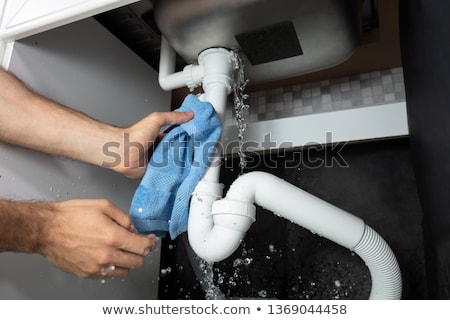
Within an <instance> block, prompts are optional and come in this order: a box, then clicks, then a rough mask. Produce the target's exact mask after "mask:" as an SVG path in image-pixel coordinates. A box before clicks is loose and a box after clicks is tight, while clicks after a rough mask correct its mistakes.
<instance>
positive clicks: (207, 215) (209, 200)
mask: <svg viewBox="0 0 450 320" xmlns="http://www.w3.org/2000/svg"><path fill="white" fill-rule="evenodd" d="M255 217H256V207H255V206H254V205H253V204H252V203H245V202H241V201H233V200H227V199H221V200H215V199H213V197H211V196H207V195H203V196H199V195H198V194H196V195H195V196H194V197H193V198H192V199H191V213H190V218H189V223H188V238H189V243H190V245H191V247H192V250H194V252H195V253H196V254H197V255H198V256H199V257H200V258H202V259H203V260H205V261H207V262H218V261H222V260H224V259H226V258H228V257H229V256H230V255H231V254H233V252H234V251H236V249H237V248H238V247H239V245H240V244H241V242H242V240H243V239H244V236H245V234H246V232H247V230H248V229H249V228H250V226H251V225H252V224H253V222H255Z"/></svg>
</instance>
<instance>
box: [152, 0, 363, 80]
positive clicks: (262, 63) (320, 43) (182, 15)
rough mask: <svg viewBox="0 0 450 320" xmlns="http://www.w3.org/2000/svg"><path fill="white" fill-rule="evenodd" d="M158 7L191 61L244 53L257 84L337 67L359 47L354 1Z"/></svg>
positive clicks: (172, 1)
mask: <svg viewBox="0 0 450 320" xmlns="http://www.w3.org/2000/svg"><path fill="white" fill-rule="evenodd" d="M153 5H154V14H155V19H156V23H157V25H158V27H159V29H160V30H161V32H162V34H163V35H164V36H165V37H166V38H167V40H168V41H169V43H170V44H171V45H172V47H173V48H174V49H175V51H176V52H177V53H178V54H179V55H180V56H181V57H182V58H183V59H184V60H185V61H186V63H195V62H196V61H197V56H198V54H199V53H200V52H201V51H203V50H205V49H207V48H211V47H225V48H229V49H234V50H239V51H240V53H241V56H242V58H243V61H244V63H245V71H246V77H247V78H248V79H249V80H250V81H251V82H252V83H259V82H266V81H272V80H278V79H283V78H288V77H292V76H296V75H300V74H305V73H310V72H313V71H317V70H320V69H325V68H328V67H331V66H334V65H337V64H339V63H341V62H343V61H345V60H346V59H347V58H349V57H350V56H351V55H352V53H353V51H354V49H355V47H356V44H357V30H358V28H357V27H358V20H357V14H356V12H357V10H356V2H355V1H352V0H154V1H153Z"/></svg>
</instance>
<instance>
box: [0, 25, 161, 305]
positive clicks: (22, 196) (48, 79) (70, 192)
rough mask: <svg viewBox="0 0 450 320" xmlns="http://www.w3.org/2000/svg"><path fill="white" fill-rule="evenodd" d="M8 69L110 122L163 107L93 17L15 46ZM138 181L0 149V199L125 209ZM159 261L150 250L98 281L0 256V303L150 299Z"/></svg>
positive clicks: (147, 79)
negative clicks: (76, 201)
mask: <svg viewBox="0 0 450 320" xmlns="http://www.w3.org/2000/svg"><path fill="white" fill-rule="evenodd" d="M10 70H11V71H12V72H13V73H15V74H16V75H18V76H19V77H20V78H21V79H22V80H23V81H24V82H25V83H26V84H27V85H29V86H30V87H32V88H33V89H34V90H35V91H37V92H39V93H41V94H43V95H45V96H47V97H49V98H51V99H53V100H55V101H58V102H60V103H63V104H65V105H68V106H70V107H72V108H74V109H77V110H81V111H82V112H84V113H86V114H88V115H89V116H92V117H94V118H97V119H99V120H102V121H105V122H108V123H111V124H114V125H119V126H126V125H129V124H132V123H134V122H135V121H137V120H139V119H141V118H142V117H144V116H145V115H147V114H148V113H151V112H154V111H168V110H169V109H170V108H169V104H170V95H169V94H168V93H165V92H163V91H162V90H161V89H160V87H159V85H158V83H157V73H156V71H155V70H153V69H152V68H151V67H149V66H148V65H147V64H146V63H144V62H143V61H142V60H141V59H140V58H138V57H137V56H136V55H135V54H134V53H132V52H131V51H130V50H129V49H128V48H127V47H125V46H124V45H123V44H122V43H120V42H119V41H118V40H117V39H116V38H115V37H113V36H112V35H111V34H109V32H108V31H106V30H105V29H104V28H103V27H102V26H101V25H99V24H98V23H97V22H96V21H95V20H94V19H87V20H83V21H80V22H76V23H74V24H70V25H67V26H64V27H61V28H58V29H55V30H52V31H49V32H45V33H42V34H39V35H36V36H33V37H30V38H27V39H24V40H21V41H19V42H16V43H15V45H14V53H13V56H12V59H11V63H10ZM67 139H70V137H67ZM138 183H139V181H137V180H129V179H127V178H125V177H122V176H120V175H118V174H116V173H114V172H112V171H109V170H106V169H101V168H98V167H94V166H90V165H86V164H83V163H78V162H74V161H71V160H67V159H59V158H54V157H50V156H47V155H44V154H40V153H37V152H34V151H30V150H24V149H21V148H17V147H14V146H9V145H5V144H0V197H2V198H8V199H16V200H47V201H61V200H67V199H73V198H106V199H109V200H111V201H113V202H114V203H115V204H116V205H117V206H118V207H119V208H121V209H123V210H124V211H128V208H129V205H130V202H131V198H132V196H133V193H134V191H135V189H136V187H137V185H138ZM159 256H160V253H159V249H158V250H157V251H156V252H154V253H153V254H152V255H151V256H150V257H149V258H147V260H146V264H145V267H144V268H143V269H141V270H134V271H132V272H131V273H130V276H129V277H128V278H126V279H115V280H107V281H106V282H105V283H102V282H101V281H99V280H82V279H78V278H77V277H75V276H72V275H70V274H66V273H64V272H62V271H60V270H58V269H56V268H54V267H53V266H51V265H50V264H48V263H47V261H46V260H44V259H43V258H42V257H40V256H38V255H25V254H17V253H1V254H0V270H1V272H0V298H2V299H153V298H157V291H158V281H157V279H158V275H159Z"/></svg>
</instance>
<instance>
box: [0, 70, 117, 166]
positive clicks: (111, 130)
mask: <svg viewBox="0 0 450 320" xmlns="http://www.w3.org/2000/svg"><path fill="white" fill-rule="evenodd" d="M0 85H1V90H0V115H1V116H0V140H2V141H5V142H8V143H11V144H15V145H19V146H22V147H26V148H30V149H34V150H38V151H42V152H45V153H49V154H52V155H56V156H63V157H68V158H71V159H75V160H80V161H83V162H87V163H91V164H96V165H101V164H102V162H103V161H104V160H105V155H104V153H103V150H102V147H103V145H105V144H106V143H107V142H109V141H112V140H113V141H120V138H121V134H122V131H121V129H120V128H115V127H113V126H111V125H107V124H104V123H101V122H99V121H96V120H94V119H92V118H90V117H88V116H86V115H84V114H82V113H80V112H77V111H74V110H72V109H70V108H67V107H65V106H62V105H60V104H58V103H55V102H53V101H50V100H48V99H46V98H44V97H41V96H39V95H37V94H35V93H33V92H32V91H30V90H29V89H27V88H26V87H25V86H24V85H23V84H22V83H21V82H20V81H19V80H18V79H16V78H15V77H14V76H12V75H11V74H9V73H7V72H6V71H4V70H0Z"/></svg>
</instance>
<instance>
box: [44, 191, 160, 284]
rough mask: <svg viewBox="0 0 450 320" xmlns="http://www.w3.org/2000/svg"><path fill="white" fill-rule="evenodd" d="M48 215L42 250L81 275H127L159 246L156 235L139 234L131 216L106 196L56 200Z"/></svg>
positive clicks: (61, 265)
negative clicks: (102, 197) (103, 198)
mask: <svg viewBox="0 0 450 320" xmlns="http://www.w3.org/2000/svg"><path fill="white" fill-rule="evenodd" d="M49 218H50V219H49V220H48V221H47V223H45V224H44V225H45V227H43V230H42V236H41V243H40V246H39V248H40V249H39V251H40V253H41V254H42V255H43V256H44V257H45V258H46V259H47V260H48V261H49V262H51V263H52V264H53V265H55V266H56V267H58V268H60V269H62V270H64V271H66V272H70V273H73V274H75V275H77V276H79V277H81V278H105V277H125V276H127V274H128V272H129V270H130V269H137V268H141V267H143V265H144V258H145V257H146V256H147V255H149V254H150V252H151V251H152V250H153V249H154V248H155V247H156V237H155V236H154V235H149V236H147V237H144V236H140V235H138V234H137V232H136V231H135V229H134V226H133V224H132V220H131V218H130V216H129V215H127V214H126V213H124V212H122V211H121V210H120V209H118V208H117V207H116V206H114V205H113V204H112V203H111V202H109V201H107V200H69V201H63V202H58V203H54V204H53V209H52V210H51V212H50V215H49Z"/></svg>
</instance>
